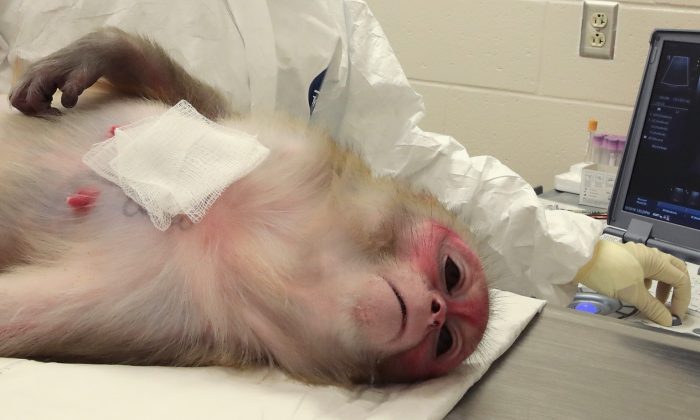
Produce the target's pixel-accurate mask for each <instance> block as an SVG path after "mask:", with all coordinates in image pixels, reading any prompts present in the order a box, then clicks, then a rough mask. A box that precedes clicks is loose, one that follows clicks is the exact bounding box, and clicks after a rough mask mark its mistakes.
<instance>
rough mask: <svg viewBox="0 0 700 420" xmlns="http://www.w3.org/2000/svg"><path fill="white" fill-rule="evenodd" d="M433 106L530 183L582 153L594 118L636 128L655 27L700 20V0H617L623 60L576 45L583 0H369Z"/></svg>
mask: <svg viewBox="0 0 700 420" xmlns="http://www.w3.org/2000/svg"><path fill="white" fill-rule="evenodd" d="M367 1H368V3H369V5H370V7H371V9H372V11H373V12H374V14H375V15H376V16H377V19H378V20H379V22H380V23H381V24H382V27H383V28H384V31H385V32H386V34H387V36H388V37H389V40H390V41H391V44H392V47H393V48H394V50H395V52H396V54H397V56H398V57H399V61H400V62H401V63H402V65H403V67H404V69H405V71H406V73H407V75H408V77H409V78H410V79H411V82H412V84H413V86H414V88H415V89H416V90H417V91H418V92H419V93H421V94H422V95H423V97H424V100H425V103H426V110H427V115H426V118H425V119H424V121H423V123H422V124H421V126H422V128H423V129H425V130H429V131H436V132H440V133H444V134H450V135H452V136H454V137H455V138H456V139H457V140H459V141H460V142H462V143H463V144H464V145H465V146H466V147H467V150H468V151H469V152H470V154H472V155H479V154H489V155H493V156H496V157H497V158H499V159H501V160H502V161H503V162H505V163H506V164H507V165H508V166H510V167H511V168H513V169H514V170H515V171H517V172H518V173H520V174H521V175H523V176H524V177H525V178H526V179H527V180H528V181H529V182H530V183H532V184H541V185H544V186H545V188H551V186H552V183H553V178H554V175H555V174H557V173H560V172H563V171H565V170H566V169H567V167H568V166H569V165H570V164H572V163H575V162H578V161H580V160H581V159H582V157H583V154H584V152H585V139H586V126H587V122H588V119H589V118H596V119H598V120H599V121H600V125H599V128H600V129H601V131H605V132H612V133H616V134H627V129H628V126H629V121H630V117H631V111H632V107H633V105H634V101H635V99H636V95H637V89H638V84H639V80H640V78H641V75H642V71H643V69H644V60H645V58H646V54H647V50H648V45H649V38H650V35H651V32H652V30H653V29H654V28H680V29H696V30H700V0H634V1H627V0H623V1H619V3H620V9H619V12H618V27H617V41H616V46H615V58H614V60H598V59H592V58H583V57H579V55H578V45H579V37H580V30H581V13H582V5H583V1H582V0H549V1H548V0H433V1H426V0H367Z"/></svg>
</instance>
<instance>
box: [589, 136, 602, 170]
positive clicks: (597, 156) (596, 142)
mask: <svg viewBox="0 0 700 420" xmlns="http://www.w3.org/2000/svg"><path fill="white" fill-rule="evenodd" d="M604 144H605V134H596V135H595V136H593V158H592V160H591V162H593V163H603V149H604Z"/></svg>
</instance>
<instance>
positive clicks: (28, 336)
mask: <svg viewBox="0 0 700 420" xmlns="http://www.w3.org/2000/svg"><path fill="white" fill-rule="evenodd" d="M100 77H103V78H104V79H106V80H107V81H108V82H109V84H110V86H111V93H110V94H107V95H103V96H100V97H89V96H86V97H85V98H84V99H82V100H81V104H80V106H78V107H77V109H75V110H71V111H66V112H64V113H63V115H59V114H61V113H60V112H58V111H57V110H55V109H53V108H51V99H52V96H53V94H54V93H55V92H56V90H57V89H60V90H61V91H62V99H61V101H62V103H63V105H64V106H66V107H73V106H74V105H76V102H77V100H78V96H79V95H81V93H82V92H83V90H84V89H86V88H88V87H90V86H91V85H93V84H94V83H95V82H96V81H97V80H98V79H99V78H100ZM129 96H139V98H134V97H129ZM180 99H186V100H187V101H189V102H190V103H191V104H193V105H194V106H195V107H196V108H197V109H198V110H199V111H200V112H201V113H202V114H204V115H206V116H208V117H210V118H213V119H216V120H217V121H218V122H219V123H220V124H222V125H225V126H229V127H235V128H237V129H239V130H243V131H246V132H249V133H255V134H257V138H258V140H259V141H260V142H261V143H263V144H264V145H265V146H266V147H268V148H269V149H271V153H270V155H269V156H268V158H267V159H266V160H265V161H264V162H263V163H262V164H261V165H259V166H258V167H257V168H256V169H255V170H253V172H251V173H250V174H249V175H247V176H245V177H244V178H242V179H240V180H238V181H237V182H235V183H233V184H232V185H231V186H230V187H229V188H227V189H226V190H225V192H224V193H223V194H222V195H221V197H220V198H219V199H218V200H217V201H216V202H215V203H214V205H213V206H212V207H211V208H210V209H209V211H208V213H207V215H206V216H205V217H204V219H203V220H202V221H201V222H200V223H197V224H192V223H188V222H187V220H185V219H184V217H183V218H182V219H183V220H181V223H179V224H174V225H173V226H171V227H170V228H169V229H168V230H167V231H165V232H161V231H159V230H157V229H155V228H154V226H153V225H152V224H151V222H150V220H149V218H148V216H147V215H144V212H143V211H139V210H140V209H139V208H138V206H136V205H135V203H134V202H132V201H130V200H129V199H128V198H127V196H126V195H125V194H124V193H123V191H122V190H121V189H120V188H119V187H118V186H116V185H114V184H111V183H109V182H107V181H105V180H104V179H103V178H101V177H99V176H98V175H97V174H95V173H94V172H92V171H91V170H90V169H89V168H88V167H87V166H85V165H84V164H83V163H82V161H81V158H82V156H83V154H85V152H86V151H87V150H88V149H89V148H90V146H91V145H92V144H94V143H97V142H100V141H102V140H104V139H105V138H106V137H108V136H109V135H110V134H109V131H110V129H111V130H113V127H114V126H122V125H125V124H129V123H131V122H134V121H137V120H140V119H142V118H145V117H147V116H153V115H157V114H160V113H162V112H164V111H165V110H166V109H167V108H168V106H166V104H167V105H172V104H174V103H176V102H177V101H178V100H180ZM10 100H11V103H12V105H13V106H15V107H16V108H18V109H19V110H21V111H22V112H24V113H25V114H29V115H36V116H42V117H43V118H34V117H30V116H25V115H20V114H6V115H3V116H2V117H1V119H0V356H5V357H29V358H41V359H49V360H58V361H81V362H98V363H102V362H104V363H126V364H163V365H175V366H200V365H226V366H237V367H247V366H257V365H276V366H279V367H281V368H282V369H284V370H285V371H287V372H289V373H290V374H291V375H293V376H295V377H297V378H300V379H302V380H305V381H309V382H313V383H339V384H349V383H356V382H375V383H386V382H404V381H414V380H421V379H425V378H430V377H435V376H439V375H442V374H445V373H446V372H448V371H449V370H450V369H452V368H454V367H456V366H457V365H459V364H460V363H461V362H462V361H463V360H464V359H465V358H466V357H467V356H468V355H469V354H470V353H472V352H473V351H474V349H475V348H476V346H477V343H478V342H479V340H480V339H481V337H482V335H483V333H484V329H485V326H486V322H487V318H488V312H489V310H488V308H489V303H488V292H487V287H486V282H485V278H484V274H483V270H482V267H481V264H480V261H479V258H478V257H477V255H476V253H475V251H474V249H473V246H471V245H469V238H470V234H469V232H468V230H467V229H466V227H465V226H463V225H461V224H460V223H458V222H457V220H456V219H455V217H454V216H453V215H452V214H451V213H450V212H448V211H447V210H445V208H444V207H442V206H441V205H440V203H438V201H437V200H436V199H434V198H433V197H431V196H429V195H427V194H425V193H417V192H414V191H412V190H411V189H410V188H409V187H408V186H406V185H402V184H401V183H399V182H397V181H395V180H393V179H388V178H374V177H372V175H371V173H370V171H369V170H368V168H367V167H366V166H365V165H364V164H363V163H362V161H361V160H360V159H359V158H358V157H357V156H355V155H353V154H351V153H348V152H347V151H345V150H341V148H340V147H339V146H337V145H335V144H334V143H333V142H332V141H330V140H329V139H328V138H326V137H325V136H324V135H323V134H321V133H320V132H319V131H318V130H315V129H314V128H310V127H307V126H305V125H302V124H294V123H293V122H289V121H285V120H283V119H282V118H279V117H267V118H266V117H261V116H256V115H252V116H244V117H240V116H235V115H233V113H232V111H231V110H230V109H229V107H228V106H227V104H226V102H225V101H224V99H223V98H222V96H220V95H219V94H217V93H216V92H215V91H214V90H213V89H212V88H210V87H208V86H207V85H205V84H204V83H202V82H200V81H198V80H195V79H194V78H193V77H191V76H190V75H188V74H187V73H186V72H185V71H184V70H183V69H182V68H181V67H180V66H179V65H177V64H176V63H174V62H173V61H172V60H171V59H170V58H168V56H167V55H166V54H165V53H164V52H163V50H162V49H160V48H159V47H158V46H157V45H155V44H153V43H152V42H150V41H147V40H144V39H141V38H139V37H135V36H131V35H128V34H126V33H124V32H122V31H119V30H116V29H106V30H102V31H99V32H95V33H92V34H90V35H87V36H85V37H83V38H82V39H80V40H78V41H76V42H75V43H73V44H71V45H70V46H68V47H67V48H65V49H63V50H60V51H58V52H56V53H54V54H53V55H51V56H49V57H47V58H45V59H43V60H40V61H39V62H38V63H35V64H34V65H32V66H31V67H30V68H29V70H28V72H27V73H26V74H25V76H24V77H23V79H22V80H20V82H19V83H18V84H17V85H16V86H15V88H14V89H13V92H12V94H11V97H10Z"/></svg>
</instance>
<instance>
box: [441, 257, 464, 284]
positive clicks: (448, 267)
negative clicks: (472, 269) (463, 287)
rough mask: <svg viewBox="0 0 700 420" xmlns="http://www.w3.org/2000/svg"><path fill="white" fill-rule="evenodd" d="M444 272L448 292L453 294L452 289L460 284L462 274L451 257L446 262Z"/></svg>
mask: <svg viewBox="0 0 700 420" xmlns="http://www.w3.org/2000/svg"><path fill="white" fill-rule="evenodd" d="M444 271H445V272H444V274H445V288H447V292H451V291H452V289H454V287H455V286H457V285H458V284H459V281H460V279H461V278H462V273H461V272H460V271H459V267H458V266H457V264H455V262H454V261H453V260H452V258H450V257H447V260H445V270H444Z"/></svg>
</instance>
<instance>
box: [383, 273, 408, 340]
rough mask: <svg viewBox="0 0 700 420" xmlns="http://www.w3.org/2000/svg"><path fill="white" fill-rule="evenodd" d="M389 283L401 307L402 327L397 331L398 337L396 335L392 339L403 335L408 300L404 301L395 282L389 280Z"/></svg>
mask: <svg viewBox="0 0 700 420" xmlns="http://www.w3.org/2000/svg"><path fill="white" fill-rule="evenodd" d="M387 284H389V287H391V290H392V291H393V292H394V295H396V300H398V301H399V306H400V307H401V328H400V329H399V332H398V333H396V337H394V338H393V339H392V340H396V339H397V338H399V337H400V336H401V334H402V333H403V331H404V330H405V329H406V319H407V316H406V302H404V300H403V298H402V297H401V294H400V293H399V291H398V290H396V287H394V285H393V284H391V283H389V281H387Z"/></svg>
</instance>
